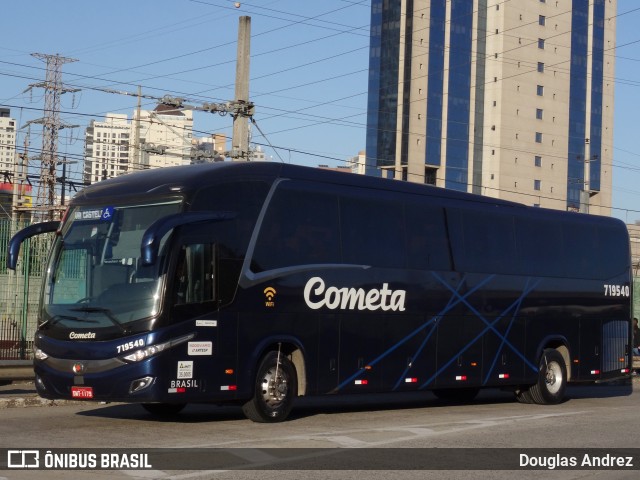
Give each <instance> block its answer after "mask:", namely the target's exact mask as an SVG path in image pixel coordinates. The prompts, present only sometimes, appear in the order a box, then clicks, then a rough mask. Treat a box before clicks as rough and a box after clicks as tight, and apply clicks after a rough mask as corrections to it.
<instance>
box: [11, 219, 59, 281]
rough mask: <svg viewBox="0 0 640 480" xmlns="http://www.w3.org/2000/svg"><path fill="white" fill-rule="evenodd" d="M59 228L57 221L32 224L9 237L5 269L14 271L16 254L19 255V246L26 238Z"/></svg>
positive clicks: (16, 261) (16, 259) (16, 260)
mask: <svg viewBox="0 0 640 480" xmlns="http://www.w3.org/2000/svg"><path fill="white" fill-rule="evenodd" d="M59 226H60V222H58V221H51V222H42V223H34V224H33V225H29V226H28V227H26V228H23V229H22V230H20V231H19V232H18V233H16V234H15V235H14V236H13V237H11V240H10V241H9V252H8V255H7V268H9V269H11V270H15V269H16V265H17V264H18V254H19V253H20V245H21V244H22V242H24V241H25V240H26V239H27V238H31V237H34V236H36V235H40V234H42V233H51V232H55V231H57V230H58V227H59Z"/></svg>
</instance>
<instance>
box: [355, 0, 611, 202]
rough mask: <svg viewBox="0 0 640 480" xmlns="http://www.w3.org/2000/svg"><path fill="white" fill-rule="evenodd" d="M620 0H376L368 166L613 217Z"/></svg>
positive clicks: (387, 173)
mask: <svg viewBox="0 0 640 480" xmlns="http://www.w3.org/2000/svg"><path fill="white" fill-rule="evenodd" d="M616 7H617V5H616V1H615V0H591V1H590V0H557V1H556V0H554V1H553V2H550V1H544V0H519V1H518V2H504V1H499V0H397V1H389V0H372V6H371V9H372V10H371V48H370V72H369V97H368V115H367V141H366V155H367V174H370V175H381V176H386V177H392V178H397V179H404V180H409V181H414V182H424V183H429V184H434V185H437V186H440V187H444V188H450V189H455V190H461V191H469V192H474V193H480V194H484V195H490V196H494V197H500V198H505V199H508V200H515V201H518V202H521V203H525V204H529V205H538V206H545V207H549V208H557V209H563V210H564V209H567V210H575V211H591V212H592V213H600V214H609V213H610V205H611V167H610V165H611V157H612V148H611V146H612V142H613V131H612V127H613V81H612V80H611V79H613V78H614V64H613V56H605V55H604V52H605V51H607V50H610V49H612V48H614V47H615V13H616Z"/></svg>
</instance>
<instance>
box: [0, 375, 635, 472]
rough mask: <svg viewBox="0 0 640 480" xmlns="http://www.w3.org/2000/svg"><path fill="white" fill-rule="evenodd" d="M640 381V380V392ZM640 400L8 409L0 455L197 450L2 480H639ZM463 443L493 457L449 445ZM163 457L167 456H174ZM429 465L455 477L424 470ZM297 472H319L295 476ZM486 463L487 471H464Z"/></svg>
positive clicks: (492, 397) (612, 396)
mask: <svg viewBox="0 0 640 480" xmlns="http://www.w3.org/2000/svg"><path fill="white" fill-rule="evenodd" d="M639 386H640V384H638V383H635V387H636V390H637V389H638V387H639ZM639 400H640V394H639V393H638V392H637V391H634V390H633V388H632V386H630V385H629V386H623V385H618V386H592V387H571V388H570V389H569V392H568V399H567V401H565V402H564V403H562V404H560V405H555V406H539V405H523V404H519V403H517V402H515V401H514V399H513V396H512V395H511V394H509V393H506V392H500V391H496V390H489V391H487V392H483V393H482V394H481V395H480V397H479V398H478V399H477V400H476V401H475V402H474V403H469V404H459V405H453V404H446V403H444V402H441V401H439V400H436V399H435V397H433V396H432V395H431V394H429V393H425V394H417V395H406V396H405V395H376V396H372V397H362V396H352V397H331V398H309V399H300V401H299V402H298V404H297V406H296V408H295V410H294V412H293V413H292V416H291V419H290V420H289V421H287V422H284V423H280V424H256V423H252V422H251V421H249V420H246V419H245V418H244V416H243V414H242V412H241V410H240V409H239V408H238V407H216V406H210V405H190V406H188V407H187V408H186V409H185V410H184V411H183V413H182V414H180V415H179V416H178V417H175V418H172V419H169V420H157V419H154V418H153V417H151V416H150V415H149V414H147V413H146V412H145V411H144V410H143V409H142V408H140V407H138V406H136V405H122V404H108V405H103V404H94V403H81V404H77V403H76V404H69V405H58V406H44V407H32V408H5V409H2V410H0V419H1V420H0V449H13V450H15V449H38V450H39V451H41V452H44V451H46V450H52V451H54V452H55V451H56V450H54V449H60V448H66V449H70V450H65V451H66V452H69V451H70V452H74V451H78V452H80V451H83V452H85V450H80V449H84V448H91V449H96V450H95V451H96V452H98V454H99V453H100V452H108V451H111V450H108V449H114V448H121V449H126V451H127V452H132V453H135V452H142V451H143V450H142V449H146V448H170V449H175V448H185V449H187V450H184V451H181V452H180V455H181V456H182V458H183V460H185V461H186V463H184V462H183V463H182V467H181V468H182V469H181V470H172V469H171V467H170V465H171V463H170V464H169V465H165V464H164V463H163V462H162V461H161V460H163V459H160V460H158V459H159V457H157V456H156V457H154V458H155V459H156V460H158V461H159V462H160V463H161V464H162V465H161V468H158V464H157V462H156V465H152V468H149V469H142V470H96V471H92V472H90V473H89V474H88V473H87V472H80V471H69V470H65V471H62V470H57V471H42V470H39V471H26V470H15V469H12V470H0V479H2V478H3V477H4V478H9V479H31V478H47V479H50V478H51V479H58V478H59V479H63V478H64V479H76V478H78V479H80V478H83V479H84V478H104V479H107V478H109V479H111V478H126V479H132V478H133V479H136V478H140V479H149V478H158V479H205V478H207V479H209V478H211V479H244V478H246V479H256V478H261V479H264V478H267V479H269V478H278V479H284V480H286V479H299V478H305V479H316V478H318V479H321V478H322V479H323V478H340V479H342V478H346V479H350V478H354V479H355V478H357V479H365V478H366V479H367V480H368V479H371V478H380V479H385V480H386V479H396V478H398V479H409V478H411V479H414V478H415V479H417V478H427V477H428V478H450V479H462V478H464V479H467V478H474V479H476V478H480V479H482V478H487V479H489V478H491V479H493V478H519V479H520V478H522V479H528V478H531V479H533V478H540V477H541V476H544V477H549V478H558V479H578V478H580V479H585V478H586V479H591V478H597V479H610V478H620V479H622V478H624V479H627V478H628V479H631V478H633V479H637V478H638V477H639V476H640V401H639ZM635 447H638V450H636V451H632V453H634V454H635V457H634V463H635V465H634V468H633V469H629V468H626V467H625V468H618V469H615V470H612V469H599V470H589V469H576V468H570V469H567V470H558V469H553V470H551V469H549V468H543V469H542V470H526V469H524V468H516V469H515V470H501V468H504V467H503V466H502V465H503V464H502V463H501V461H500V458H502V457H507V456H511V457H513V455H516V456H517V457H518V458H520V455H526V456H527V457H526V458H529V457H531V458H533V457H535V458H548V457H551V456H553V457H554V459H555V460H553V461H554V462H555V461H559V460H558V459H559V458H560V457H566V458H570V457H572V456H577V457H578V459H579V461H581V459H582V457H583V455H584V454H587V453H588V454H590V455H591V454H595V455H600V456H604V455H605V454H612V453H616V452H621V453H628V452H627V451H626V450H623V449H628V448H635ZM458 448H462V449H477V448H483V450H478V451H476V452H473V451H469V450H449V449H458ZM194 449H217V450H206V451H207V452H221V451H222V452H224V453H225V454H230V455H232V456H233V457H234V458H236V459H238V458H239V459H240V460H241V461H242V463H243V464H244V465H245V469H243V470H232V469H229V468H227V463H224V462H223V463H221V464H220V467H221V468H214V469H208V470H196V469H195V468H192V469H189V468H188V467H189V466H191V465H190V464H189V458H190V457H189V456H188V455H189V454H190V452H200V450H194ZM220 449H225V450H220ZM297 449H305V450H303V451H301V450H297ZM355 449H357V450H355ZM436 449H444V450H440V452H438V451H437V450H436ZM484 449H486V450H484ZM536 449H545V450H536ZM91 451H93V450H91ZM182 452H184V453H182ZM477 452H479V454H478V453H477ZM165 453H166V455H165V456H166V458H165V459H164V460H166V459H168V458H169V456H170V455H174V454H175V453H176V452H175V450H167V451H165ZM3 454H4V453H3ZM213 454H214V453H212V454H211V455H213ZM474 454H475V455H474ZM477 455H480V457H478V456H477ZM541 455H542V456H543V457H542V456H541ZM198 458H200V459H202V457H198ZM285 459H286V461H285ZM292 459H293V460H294V461H291V460H292ZM2 460H3V459H1V458H0V462H1V461H2ZM394 461H395V462H396V463H394ZM545 461H547V460H545ZM296 462H297V463H296ZM397 462H400V463H401V464H402V465H401V466H400V469H398V468H394V469H386V470H378V469H376V470H372V468H387V467H388V466H389V465H395V467H397V466H398V465H397ZM429 462H435V463H433V464H434V465H435V464H438V466H439V467H441V468H445V470H437V471H426V470H424V468H426V467H425V463H426V465H430V463H429ZM443 462H444V463H443ZM475 463H477V465H476V466H475V467H474V464H475ZM215 465H217V464H215ZM298 467H299V468H304V469H307V468H310V470H303V471H301V470H291V468H298ZM476 467H478V468H480V469H481V470H479V471H474V470H461V469H467V468H471V469H473V468H476ZM403 468H404V470H403ZM411 468H420V470H411ZM247 469H248V471H247ZM314 469H315V470H314ZM489 469H490V470H489ZM89 476H90V477H89Z"/></svg>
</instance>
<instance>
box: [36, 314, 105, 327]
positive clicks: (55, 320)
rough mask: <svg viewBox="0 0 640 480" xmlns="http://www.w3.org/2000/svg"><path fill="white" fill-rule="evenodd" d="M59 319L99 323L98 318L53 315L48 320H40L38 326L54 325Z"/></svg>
mask: <svg viewBox="0 0 640 480" xmlns="http://www.w3.org/2000/svg"><path fill="white" fill-rule="evenodd" d="M60 320H71V321H73V322H81V323H99V322H98V320H90V319H88V318H79V317H74V316H72V315H54V316H53V317H51V318H49V319H48V320H45V321H44V322H42V323H41V324H40V325H39V327H38V328H42V327H44V326H45V325H48V326H51V325H55V324H56V323H58V322H59V321H60Z"/></svg>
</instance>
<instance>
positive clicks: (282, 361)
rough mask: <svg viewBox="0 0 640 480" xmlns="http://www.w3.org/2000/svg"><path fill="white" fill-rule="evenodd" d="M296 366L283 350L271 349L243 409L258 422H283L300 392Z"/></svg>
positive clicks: (247, 415) (248, 416)
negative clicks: (298, 391)
mask: <svg viewBox="0 0 640 480" xmlns="http://www.w3.org/2000/svg"><path fill="white" fill-rule="evenodd" d="M297 390H298V387H297V375H296V368H295V366H294V365H293V363H291V360H289V359H288V358H287V357H286V356H285V355H284V354H282V353H279V352H269V353H267V354H266V355H265V357H264V358H263V359H262V362H261V363H260V367H259V368H258V374H257V375H256V383H255V386H254V393H253V398H252V399H251V400H249V401H248V402H247V403H245V404H244V406H243V407H242V411H243V412H244V414H245V415H246V417H247V418H248V419H249V420H253V421H254V422H259V423H275V422H281V421H283V420H285V419H286V418H287V416H288V415H289V413H290V412H291V408H292V407H293V399H294V398H295V397H296V395H297Z"/></svg>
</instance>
